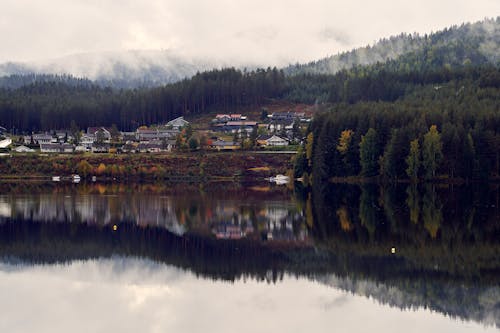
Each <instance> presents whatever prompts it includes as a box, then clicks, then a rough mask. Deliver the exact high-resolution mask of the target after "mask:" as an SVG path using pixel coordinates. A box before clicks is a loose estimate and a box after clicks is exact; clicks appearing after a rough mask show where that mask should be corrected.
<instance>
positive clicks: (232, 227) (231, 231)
mask: <svg viewBox="0 0 500 333" xmlns="http://www.w3.org/2000/svg"><path fill="white" fill-rule="evenodd" d="M253 231H254V229H253V227H252V225H251V224H248V225H247V226H246V227H244V228H243V227H242V226H240V225H236V224H232V223H228V222H221V223H217V224H216V225H215V226H214V228H213V229H212V232H213V234H215V237H217V238H218V239H241V238H244V237H246V236H247V235H249V234H251V233H253Z"/></svg>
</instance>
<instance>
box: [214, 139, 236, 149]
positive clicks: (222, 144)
mask: <svg viewBox="0 0 500 333" xmlns="http://www.w3.org/2000/svg"><path fill="white" fill-rule="evenodd" d="M210 148H211V149H214V150H218V151H221V150H237V149H240V145H239V144H238V143H237V142H231V141H223V140H216V141H214V142H212V144H211V145H210Z"/></svg>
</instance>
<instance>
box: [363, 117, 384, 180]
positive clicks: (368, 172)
mask: <svg viewBox="0 0 500 333" xmlns="http://www.w3.org/2000/svg"><path fill="white" fill-rule="evenodd" d="M379 151H380V149H379V146H378V142H377V132H376V131H375V130H374V129H373V128H371V127H370V129H368V131H367V132H366V134H365V135H363V136H362V137H361V142H360V144H359V161H360V164H361V175H362V176H363V177H372V176H376V175H377V173H378V158H379Z"/></svg>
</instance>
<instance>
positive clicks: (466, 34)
mask: <svg viewBox="0 0 500 333" xmlns="http://www.w3.org/2000/svg"><path fill="white" fill-rule="evenodd" d="M437 53H439V54H437ZM402 57H404V58H405V59H404V61H406V62H408V61H409V60H411V58H414V60H415V61H413V63H416V62H418V61H419V60H418V59H425V60H426V61H427V60H429V57H435V60H436V62H435V65H436V66H442V65H451V66H456V65H463V64H467V63H469V62H470V63H472V64H474V65H481V64H486V63H489V64H494V65H498V63H499V62H500V16H499V17H497V18H496V19H485V20H483V21H480V22H476V23H464V24H462V25H460V26H452V27H450V28H446V29H444V30H441V31H438V32H435V33H432V34H430V35H427V34H426V35H419V34H417V33H415V34H405V33H402V34H400V35H398V36H392V37H389V38H383V39H381V40H380V41H378V42H377V43H376V44H374V45H373V46H366V47H361V48H357V49H354V50H352V51H349V52H343V53H340V54H337V55H334V56H331V57H327V58H324V59H320V60H317V61H312V62H310V63H307V64H297V65H291V66H288V67H286V68H285V72H286V73H287V74H289V75H293V74H305V73H309V74H335V73H337V72H339V71H341V70H344V69H350V68H352V67H355V66H366V65H374V64H376V63H385V62H387V61H391V60H393V61H395V62H397V60H398V59H400V58H402ZM428 63H429V62H428ZM431 63H432V61H431ZM417 67H418V66H417ZM413 69H417V70H420V69H422V68H413Z"/></svg>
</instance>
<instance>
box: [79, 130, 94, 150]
mask: <svg viewBox="0 0 500 333" xmlns="http://www.w3.org/2000/svg"><path fill="white" fill-rule="evenodd" d="M95 141H96V138H95V136H94V135H92V134H83V135H82V136H81V137H80V145H81V146H83V147H85V148H86V149H87V150H91V149H92V145H93V144H94V142H95Z"/></svg>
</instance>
